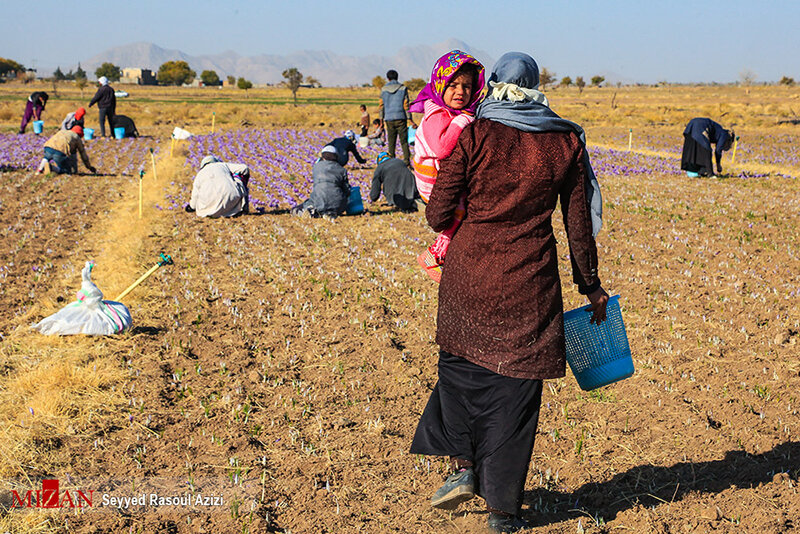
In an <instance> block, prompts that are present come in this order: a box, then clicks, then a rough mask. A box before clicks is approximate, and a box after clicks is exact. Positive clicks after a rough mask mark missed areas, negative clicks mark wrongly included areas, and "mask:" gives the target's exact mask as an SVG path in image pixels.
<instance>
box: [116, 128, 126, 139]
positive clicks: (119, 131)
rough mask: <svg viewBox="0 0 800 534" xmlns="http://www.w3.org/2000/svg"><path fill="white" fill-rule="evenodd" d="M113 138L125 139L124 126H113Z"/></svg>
mask: <svg viewBox="0 0 800 534" xmlns="http://www.w3.org/2000/svg"><path fill="white" fill-rule="evenodd" d="M114 139H125V128H114Z"/></svg>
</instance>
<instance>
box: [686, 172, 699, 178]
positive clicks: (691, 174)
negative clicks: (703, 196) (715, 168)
mask: <svg viewBox="0 0 800 534" xmlns="http://www.w3.org/2000/svg"><path fill="white" fill-rule="evenodd" d="M686 176H688V177H689V178H699V177H700V175H699V174H697V173H696V172H692V171H686Z"/></svg>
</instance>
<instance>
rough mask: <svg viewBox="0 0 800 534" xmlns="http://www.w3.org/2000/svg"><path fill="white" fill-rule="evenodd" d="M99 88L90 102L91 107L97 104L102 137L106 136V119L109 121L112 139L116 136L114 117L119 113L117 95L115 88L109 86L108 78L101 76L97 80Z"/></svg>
mask: <svg viewBox="0 0 800 534" xmlns="http://www.w3.org/2000/svg"><path fill="white" fill-rule="evenodd" d="M97 83H98V84H99V87H98V88H97V92H96V93H95V94H94V96H93V97H92V100H91V101H90V102H89V107H92V106H94V105H95V104H97V111H98V116H99V119H100V136H101V137H105V135H106V125H105V122H106V119H108V127H109V130H110V134H109V136H110V137H113V136H114V115H115V114H116V112H117V95H115V94H114V88H113V87H111V86H110V85H108V78H106V77H105V76H100V78H99V79H98V80H97Z"/></svg>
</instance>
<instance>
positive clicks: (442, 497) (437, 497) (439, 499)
mask: <svg viewBox="0 0 800 534" xmlns="http://www.w3.org/2000/svg"><path fill="white" fill-rule="evenodd" d="M474 496H475V472H474V471H473V470H472V468H471V467H467V468H466V469H462V470H461V471H458V472H456V473H453V474H452V475H450V476H449V477H447V480H445V481H444V484H443V485H442V487H441V488H439V489H438V490H436V493H434V494H433V497H431V506H433V507H434V508H442V509H444V510H453V509H455V508H456V507H457V506H458V505H459V504H461V503H462V502H466V501H468V500H470V499H471V498H473V497H474Z"/></svg>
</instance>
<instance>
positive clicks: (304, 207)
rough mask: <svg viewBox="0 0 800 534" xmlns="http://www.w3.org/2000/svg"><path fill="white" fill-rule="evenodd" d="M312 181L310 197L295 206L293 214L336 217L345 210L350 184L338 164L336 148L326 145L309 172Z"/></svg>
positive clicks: (343, 170)
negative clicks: (306, 213)
mask: <svg viewBox="0 0 800 534" xmlns="http://www.w3.org/2000/svg"><path fill="white" fill-rule="evenodd" d="M311 178H312V180H313V181H314V186H313V189H312V190H311V197H310V198H309V199H308V200H306V201H305V202H303V203H302V204H299V205H298V206H295V208H294V209H293V210H292V212H293V213H298V214H300V213H305V212H308V213H310V214H311V216H312V217H322V216H323V215H324V216H327V217H337V216H339V215H341V214H342V213H343V212H344V211H345V210H346V209H347V200H348V199H349V198H350V183H349V182H348V181H347V171H346V170H345V169H344V167H342V165H341V164H340V163H339V158H338V155H337V152H336V148H335V147H333V146H332V145H327V146H326V147H324V148H323V149H322V154H321V155H320V159H319V161H317V162H316V163H315V164H314V168H313V169H312V170H311Z"/></svg>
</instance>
